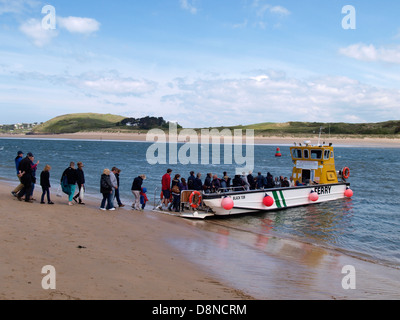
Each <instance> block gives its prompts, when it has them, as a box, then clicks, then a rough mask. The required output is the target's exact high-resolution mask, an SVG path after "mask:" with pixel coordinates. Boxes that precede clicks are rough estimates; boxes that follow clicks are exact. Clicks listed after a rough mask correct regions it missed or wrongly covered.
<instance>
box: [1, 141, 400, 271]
mask: <svg viewBox="0 0 400 320" xmlns="http://www.w3.org/2000/svg"><path fill="white" fill-rule="evenodd" d="M150 146H151V144H150V143H142V142H127V141H80V140H35V139H33V140H31V139H0V178H2V179H5V180H10V181H16V180H17V178H16V172H15V166H14V158H15V157H16V155H17V151H19V150H22V151H23V152H24V153H25V155H26V153H27V152H32V153H33V154H34V155H35V161H37V160H39V161H40V164H39V169H38V175H40V172H41V171H42V169H43V167H44V166H45V165H46V164H49V165H51V167H52V170H51V172H50V174H51V182H52V185H53V188H52V193H53V195H55V193H56V190H57V187H58V185H59V181H60V177H61V174H62V172H63V171H64V169H66V168H67V167H68V165H69V163H70V162H71V161H74V162H75V163H77V162H78V161H82V162H83V163H84V165H85V167H84V171H85V176H86V188H87V193H88V194H90V195H92V196H95V197H98V198H100V193H99V180H100V176H101V174H102V171H103V169H104V168H110V169H111V167H114V166H115V167H118V168H120V169H121V170H122V173H121V175H120V182H121V186H120V191H121V197H122V199H123V202H124V203H125V204H126V205H129V206H130V205H131V203H132V202H133V196H132V194H131V191H130V189H131V184H132V181H133V179H134V178H135V177H137V176H138V175H140V174H146V176H147V180H146V181H145V182H144V187H146V188H147V189H148V197H149V199H150V202H149V203H148V206H147V209H152V208H153V201H154V199H157V198H158V197H159V194H160V181H161V177H162V175H163V174H164V173H165V172H166V170H167V169H168V168H171V169H173V174H175V173H180V174H181V176H182V177H185V178H187V177H188V176H189V172H190V171H192V170H193V171H195V172H196V173H197V172H200V173H202V178H203V181H204V178H205V176H206V174H207V173H208V172H210V173H213V174H217V175H218V177H221V176H222V173H223V172H224V171H227V172H228V175H230V176H231V177H232V178H233V176H234V174H235V170H234V167H233V166H232V165H229V164H228V165H224V164H212V163H211V164H207V165H202V164H197V165H190V164H189V165H183V164H176V165H160V164H157V165H150V164H149V163H148V161H147V159H146V152H147V150H148V148H149V147H150ZM180 146H182V145H181V144H180V145H178V149H179V147H180ZM277 147H278V146H276V145H274V146H271V145H256V146H255V152H254V164H255V169H254V172H255V174H256V173H257V172H258V171H261V172H262V173H263V174H264V175H266V174H267V172H270V173H271V174H272V175H274V176H280V175H282V176H284V177H285V176H286V177H290V175H291V170H292V160H291V157H290V152H289V151H290V150H289V148H290V146H279V147H280V149H281V152H282V155H283V156H282V158H276V157H275V151H276V148H277ZM208 152H210V159H211V153H212V148H210V150H209V151H208ZM244 152H245V151H244ZM223 156H224V155H223V152H222V150H221V158H222V159H223ZM335 157H336V169H337V170H339V169H341V168H343V167H345V166H348V167H349V168H350V169H351V177H350V179H349V182H350V183H351V188H352V190H353V191H354V197H353V198H352V199H343V200H338V201H334V202H330V203H325V204H319V205H311V206H307V207H301V208H292V209H287V210H283V211H277V212H268V213H258V214H252V215H244V216H237V217H228V218H215V219H214V218H212V219H210V220H207V221H204V222H203V221H202V222H199V223H200V224H199V227H201V228H207V229H213V228H214V229H215V228H216V229H218V230H225V231H223V232H229V231H231V232H232V233H234V232H244V234H247V235H248V236H252V237H254V238H255V239H258V240H257V241H260V243H259V245H260V246H262V245H263V241H268V240H266V239H267V238H265V237H266V236H268V237H271V236H272V237H274V236H278V237H283V238H285V239H288V240H294V241H299V242H300V243H304V244H309V245H313V246H316V247H323V248H329V249H333V250H338V251H340V252H342V253H345V254H348V255H349V256H352V257H356V258H359V259H362V260H366V261H371V262H373V263H376V264H383V265H385V266H389V267H391V268H394V269H400V192H399V181H400V162H399V159H400V148H399V149H390V148H365V147H339V146H338V147H336V148H335ZM37 188H39V189H40V186H39V185H38V186H37ZM206 226H207V227H206ZM226 230H227V231H226ZM223 232H222V233H223ZM175 245H177V246H179V245H178V244H175Z"/></svg>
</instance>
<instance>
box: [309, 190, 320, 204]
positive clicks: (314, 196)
mask: <svg viewBox="0 0 400 320" xmlns="http://www.w3.org/2000/svg"><path fill="white" fill-rule="evenodd" d="M318 200H319V196H318V193H316V192H315V191H311V193H310V201H312V202H317V201H318Z"/></svg>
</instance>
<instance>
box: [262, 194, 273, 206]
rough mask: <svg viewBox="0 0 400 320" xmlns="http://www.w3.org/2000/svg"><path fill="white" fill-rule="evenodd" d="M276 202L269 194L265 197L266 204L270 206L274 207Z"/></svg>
mask: <svg viewBox="0 0 400 320" xmlns="http://www.w3.org/2000/svg"><path fill="white" fill-rule="evenodd" d="M274 203H275V201H274V198H272V197H271V196H269V195H265V198H264V199H263V204H264V206H266V207H268V208H269V207H272V206H273V205H274Z"/></svg>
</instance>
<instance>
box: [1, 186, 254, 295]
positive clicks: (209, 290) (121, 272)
mask: <svg viewBox="0 0 400 320" xmlns="http://www.w3.org/2000/svg"><path fill="white" fill-rule="evenodd" d="M38 189H40V187H39V188H38ZM10 191H11V187H10V186H8V185H7V184H6V183H5V182H1V184H0V219H1V224H0V257H1V264H0V300H48V299H49V300H104V299H106V300H208V299H216V300H220V299H221V300H243V299H251V297H250V296H248V295H245V294H243V293H242V292H240V291H239V290H236V289H234V288H231V287H229V286H227V285H224V284H223V283H221V282H219V281H218V280H217V279H215V278H214V277H213V275H212V273H209V272H207V270H202V269H201V268H199V267H198V266H197V265H195V264H194V263H191V262H190V261H189V260H187V259H186V258H185V257H184V256H183V255H182V254H181V253H180V252H178V251H177V250H175V249H173V248H172V247H170V246H169V245H167V239H169V238H174V237H176V235H179V237H182V238H192V237H195V232H193V229H194V228H193V227H192V226H190V225H188V224H187V223H186V222H185V220H182V219H176V218H174V217H170V216H164V215H154V214H152V213H139V212H135V211H132V210H129V209H127V210H124V209H125V208H124V209H119V210H118V211H115V212H109V211H108V212H103V211H100V210H99V209H98V208H99V203H97V201H94V200H88V201H86V206H78V205H76V206H73V207H69V206H68V205H66V203H67V202H66V197H64V198H63V199H62V198H57V197H56V196H55V191H53V199H52V200H53V201H54V202H55V203H56V204H55V205H54V206H50V205H47V204H46V205H41V204H40V203H39V202H35V203H32V204H30V203H25V202H19V201H18V200H16V198H13V197H12V196H11V194H10ZM39 196H40V194H39V193H38V192H36V193H35V197H36V198H38V197H39ZM47 265H51V266H54V267H55V269H56V290H49V291H46V290H44V289H43V288H42V279H43V277H45V275H42V274H41V271H42V268H43V267H44V266H47Z"/></svg>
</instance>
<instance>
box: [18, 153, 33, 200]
mask: <svg viewBox="0 0 400 320" xmlns="http://www.w3.org/2000/svg"><path fill="white" fill-rule="evenodd" d="M33 159H34V157H33V154H32V153H31V152H29V153H28V154H27V157H26V158H24V159H22V160H21V162H20V163H19V166H18V171H19V177H20V178H21V183H22V184H23V185H24V187H23V188H22V190H21V191H20V192H19V193H18V195H17V198H18V200H19V201H22V197H23V196H24V195H25V202H30V203H32V201H31V192H32V178H33V177H32V172H33V170H32V163H33Z"/></svg>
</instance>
